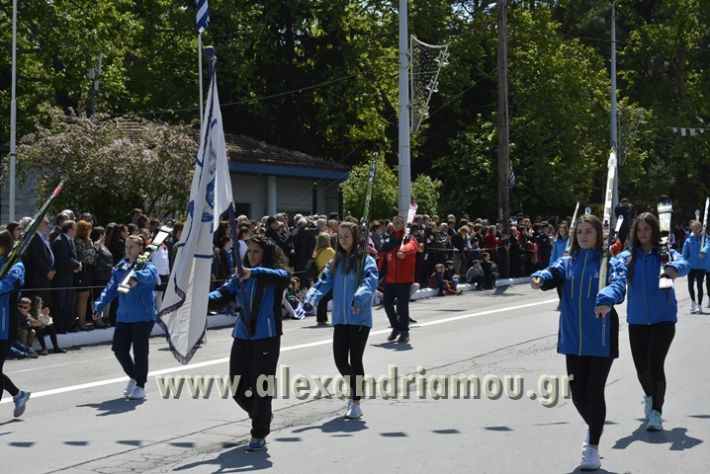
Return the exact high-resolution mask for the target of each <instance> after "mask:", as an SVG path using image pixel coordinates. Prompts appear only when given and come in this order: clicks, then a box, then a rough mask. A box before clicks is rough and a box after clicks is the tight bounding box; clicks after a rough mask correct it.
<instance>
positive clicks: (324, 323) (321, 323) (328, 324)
mask: <svg viewBox="0 0 710 474" xmlns="http://www.w3.org/2000/svg"><path fill="white" fill-rule="evenodd" d="M318 326H323V327H325V326H330V323H329V322H328V321H318Z"/></svg>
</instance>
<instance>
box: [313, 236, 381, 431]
mask: <svg viewBox="0 0 710 474" xmlns="http://www.w3.org/2000/svg"><path fill="white" fill-rule="evenodd" d="M360 244H361V243H360V232H359V229H358V226H357V224H355V223H352V222H343V223H342V224H340V227H339V229H338V250H337V251H336V253H335V258H333V260H331V262H330V263H329V264H328V265H327V266H326V267H325V268H324V269H323V272H322V273H321V276H320V278H319V279H318V281H317V282H316V283H315V284H314V285H313V287H311V289H310V290H308V293H307V294H306V301H307V302H308V303H309V304H311V305H315V304H318V302H319V301H320V300H321V299H322V298H323V297H324V296H325V295H326V294H327V293H328V292H329V291H331V290H332V292H333V314H332V323H333V357H334V359H335V365H336V366H337V367H338V372H340V375H342V376H343V377H346V378H348V379H349V382H350V398H349V399H348V405H347V410H346V412H345V417H346V418H360V417H361V416H362V410H361V409H360V398H361V396H362V395H363V384H362V379H363V378H364V375H365V368H364V366H363V363H362V358H363V354H364V352H365V345H366V344H367V337H368V335H369V334H370V329H371V328H372V296H373V294H374V293H375V290H376V289H377V279H378V273H377V264H376V263H375V260H374V259H373V258H372V257H371V256H370V255H367V256H366V257H365V261H364V267H362V268H361V270H362V276H363V277H362V281H357V275H358V267H361V266H363V261H362V259H361V256H360V252H358V250H359V246H360ZM358 376H360V377H358ZM358 379H359V380H358ZM358 382H359V383H358Z"/></svg>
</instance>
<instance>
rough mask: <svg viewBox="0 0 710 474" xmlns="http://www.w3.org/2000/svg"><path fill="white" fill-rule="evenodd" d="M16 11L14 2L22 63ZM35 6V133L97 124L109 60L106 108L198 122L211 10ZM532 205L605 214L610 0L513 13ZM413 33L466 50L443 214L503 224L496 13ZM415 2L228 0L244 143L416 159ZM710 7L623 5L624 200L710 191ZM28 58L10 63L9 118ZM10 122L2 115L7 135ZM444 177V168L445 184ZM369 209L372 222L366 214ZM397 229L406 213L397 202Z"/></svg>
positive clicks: (549, 1) (453, 91)
mask: <svg viewBox="0 0 710 474" xmlns="http://www.w3.org/2000/svg"><path fill="white" fill-rule="evenodd" d="M10 3H11V2H4V3H2V4H0V42H2V44H3V45H4V46H5V47H4V48H3V51H8V52H9V50H10V34H11V27H10V18H11V5H10ZM18 4H19V15H18V17H19V30H18V44H19V52H18V58H19V69H18V131H19V135H20V136H22V135H24V134H27V133H32V132H34V131H35V127H36V125H37V124H39V125H40V126H43V127H44V128H45V129H48V127H49V125H50V124H49V123H48V122H47V120H48V119H47V116H46V114H44V113H43V110H44V109H43V108H44V106H45V104H49V105H51V106H57V107H59V108H61V110H63V111H64V113H66V114H69V113H70V110H75V111H77V112H76V113H77V116H84V115H86V111H87V110H88V109H89V105H90V103H91V99H92V81H91V79H90V70H91V69H92V68H93V67H95V66H96V64H97V60H98V57H99V55H100V54H103V57H104V60H103V70H102V74H101V76H100V78H99V79H100V83H99V84H100V87H99V92H98V95H97V96H96V103H97V108H98V110H99V112H101V113H106V114H110V115H111V116H122V115H135V116H139V117H144V118H146V119H149V120H160V121H168V122H170V123H187V124H189V125H192V126H194V125H195V124H196V123H197V122H198V117H197V110H198V104H197V101H198V94H197V89H198V88H197V83H198V77H197V69H196V54H195V53H196V45H197V42H196V37H195V34H194V2H193V1H192V0H190V1H187V0H179V1H169V0H150V1H149V0H111V1H109V0H72V1H71V2H65V1H56V2H45V1H42V0H27V1H22V2H18ZM507 5H508V19H509V25H508V29H509V70H510V77H509V90H510V97H509V103H510V118H511V120H510V140H511V161H512V163H513V167H514V170H515V174H516V177H517V182H516V185H515V187H514V188H513V191H512V196H511V203H512V208H513V211H518V210H519V209H521V208H522V211H523V212H525V213H527V214H534V215H538V214H544V215H551V214H559V215H562V214H568V213H569V212H570V208H571V207H572V206H573V205H574V202H575V201H577V200H580V201H582V202H584V203H589V204H594V203H598V202H600V201H601V194H602V189H601V188H602V187H603V181H604V175H605V164H606V157H607V156H608V151H609V147H610V139H609V127H610V126H609V115H610V111H609V102H610V99H609V97H610V79H609V77H610V76H609V51H610V39H609V37H610V13H611V12H610V4H609V1H608V0H585V1H579V0H543V1H534V2H531V1H524V0H516V1H511V2H507ZM409 13H410V18H409V20H410V22H409V24H410V33H411V34H414V35H416V36H417V37H418V38H420V39H421V40H423V41H425V42H428V43H433V44H438V43H444V42H446V43H448V44H449V45H450V49H449V50H450V58H449V61H450V63H449V65H448V66H447V67H446V68H445V69H444V70H443V71H442V73H441V76H440V82H439V87H438V93H437V94H435V95H434V96H433V97H432V100H431V103H430V114H429V118H428V119H427V120H426V121H425V123H424V124H423V126H422V127H421V129H420V130H419V131H418V132H417V133H416V134H414V135H413V137H412V157H413V158H412V170H413V173H414V175H415V176H417V175H419V174H426V175H431V177H432V179H439V180H440V181H441V182H442V183H443V185H442V187H441V190H440V193H441V200H440V202H439V209H438V211H440V212H448V211H460V210H465V211H466V212H467V213H468V214H469V215H471V216H486V217H495V216H496V215H497V210H496V207H497V204H496V200H497V198H496V196H497V190H496V189H497V186H496V181H497V166H496V160H497V148H496V147H497V145H496V144H497V130H496V128H497V119H496V117H497V110H496V107H497V106H496V96H497V89H496V85H497V84H496V83H497V73H496V59H497V51H496V44H497V27H496V14H497V12H496V7H495V2H491V1H484V0H460V1H455V2H449V1H445V0H418V1H417V2H410V12H409ZM398 14H399V12H398V8H397V2H394V1H392V0H367V1H364V0H355V1H352V0H260V1H247V0H213V1H212V0H211V1H210V17H211V24H210V27H209V28H208V29H207V30H206V32H205V33H204V36H203V40H204V41H203V42H204V44H212V45H214V46H215V48H216V51H217V55H218V57H219V61H218V77H219V80H220V97H221V99H222V112H223V117H224V121H225V131H226V132H231V133H242V134H245V135H248V136H253V137H255V138H257V139H261V140H264V141H267V142H269V143H273V144H275V145H280V146H283V147H287V148H290V149H294V150H299V151H303V152H306V153H311V154H314V155H317V156H325V157H328V158H330V159H332V160H333V161H336V162H341V163H345V164H348V165H357V164H358V163H364V162H367V160H368V159H369V157H370V156H371V154H372V153H373V152H374V151H380V152H382V153H383V154H384V156H385V157H386V158H387V163H388V165H389V166H390V167H393V168H394V167H395V166H396V162H397V154H396V150H397V140H398V135H397V125H398V121H397V115H398V69H397V61H398V57H399V51H398V38H397V35H398V28H397V25H398ZM708 24H710V3H709V2H707V1H705V0H663V1H661V0H644V1H641V0H630V1H624V2H617V37H618V45H617V49H618V71H619V74H618V76H619V78H618V79H619V81H618V94H619V98H620V109H619V110H620V112H621V116H620V117H621V118H620V121H621V130H620V135H619V139H620V144H621V146H622V147H626V149H625V151H624V153H625V163H624V165H623V166H622V167H621V170H620V192H621V194H624V195H627V194H628V195H629V197H630V198H631V199H632V201H635V202H636V203H637V204H639V205H640V207H646V208H648V207H652V206H653V205H654V203H655V200H656V198H657V197H658V195H659V194H669V195H671V196H672V197H674V198H675V200H676V209H677V210H678V211H679V212H680V215H682V216H684V217H683V218H682V219H686V218H687V217H688V216H690V215H692V211H693V210H694V209H695V208H696V207H698V206H699V205H700V204H699V203H702V201H703V198H704V196H706V195H707V194H709V193H710V160H708V158H707V156H708V153H707V152H708V149H710V133H704V134H697V135H694V136H690V135H687V136H681V135H679V134H674V133H673V131H672V130H673V128H674V127H676V128H677V127H686V128H691V127H692V128H703V129H704V128H706V125H707V123H708V122H709V121H710V102H708V100H707V98H708V97H710V72H708V69H707V64H710V46H708V45H710V29H708V28H707V25H708ZM9 89H10V55H9V54H5V55H2V56H1V57H0V107H2V108H3V109H4V110H9V100H10V97H9ZM8 133H9V114H3V115H2V117H0V141H2V142H6V141H7V138H6V137H7V136H8ZM432 173H433V174H432ZM359 212H361V211H356V210H355V209H353V213H359ZM382 212H384V216H386V217H391V216H390V214H391V213H392V210H391V209H390V208H388V209H387V210H386V211H384V210H383V211H382Z"/></svg>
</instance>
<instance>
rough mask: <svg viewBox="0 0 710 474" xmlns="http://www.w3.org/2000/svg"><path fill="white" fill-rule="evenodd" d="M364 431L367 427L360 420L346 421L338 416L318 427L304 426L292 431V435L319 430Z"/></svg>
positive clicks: (333, 431) (324, 431) (331, 431)
mask: <svg viewBox="0 0 710 474" xmlns="http://www.w3.org/2000/svg"><path fill="white" fill-rule="evenodd" d="M366 429H368V428H367V425H366V424H365V421H364V420H362V419H360V420H348V419H346V418H344V417H342V416H338V417H337V418H333V419H332V420H330V421H326V422H325V423H323V424H322V425H320V426H304V427H303V428H297V429H295V430H293V431H292V433H303V432H304V431H311V430H321V431H322V432H323V433H354V432H356V431H362V430H366Z"/></svg>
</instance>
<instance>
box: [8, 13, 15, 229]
mask: <svg viewBox="0 0 710 474" xmlns="http://www.w3.org/2000/svg"><path fill="white" fill-rule="evenodd" d="M16 89H17V0H12V92H11V93H10V95H11V98H10V186H9V187H10V211H9V214H8V219H9V220H11V221H14V220H15V166H16V160H17V151H16V147H17V143H16V140H17V102H16V99H15V95H16Z"/></svg>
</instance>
